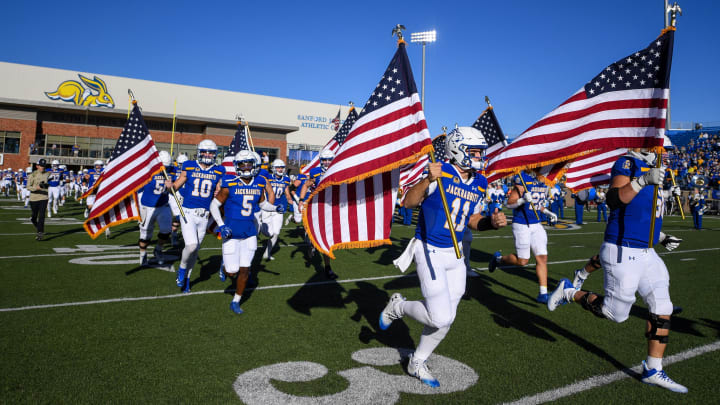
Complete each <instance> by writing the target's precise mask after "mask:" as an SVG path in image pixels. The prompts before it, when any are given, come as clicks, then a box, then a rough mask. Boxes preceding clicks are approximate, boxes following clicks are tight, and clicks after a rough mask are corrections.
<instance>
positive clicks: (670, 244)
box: [660, 232, 682, 251]
mask: <svg viewBox="0 0 720 405" xmlns="http://www.w3.org/2000/svg"><path fill="white" fill-rule="evenodd" d="M680 242H682V239H680V238H677V237H675V236H672V235H666V234H664V233H662V232H660V244H661V245H663V246H665V249H667V250H668V251H670V250H675V249H676V248H677V247H678V246H680Z"/></svg>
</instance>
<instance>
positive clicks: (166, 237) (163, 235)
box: [158, 232, 170, 242]
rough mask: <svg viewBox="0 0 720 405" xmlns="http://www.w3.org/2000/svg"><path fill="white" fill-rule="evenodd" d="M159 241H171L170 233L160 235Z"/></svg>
mask: <svg viewBox="0 0 720 405" xmlns="http://www.w3.org/2000/svg"><path fill="white" fill-rule="evenodd" d="M158 239H160V240H164V241H166V242H167V240H168V239H170V233H169V232H168V233H158Z"/></svg>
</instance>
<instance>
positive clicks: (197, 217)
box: [166, 139, 225, 293]
mask: <svg viewBox="0 0 720 405" xmlns="http://www.w3.org/2000/svg"><path fill="white" fill-rule="evenodd" d="M217 151H218V149H217V145H216V144H215V142H213V141H211V140H210V139H205V140H203V141H201V142H200V143H199V144H198V153H197V160H188V161H186V162H185V163H183V165H182V168H181V171H180V176H179V177H178V178H177V180H175V181H174V182H170V181H169V180H168V184H167V185H166V186H167V187H173V188H174V189H175V190H179V189H180V188H181V187H182V191H181V194H182V197H183V201H182V207H181V209H182V210H183V212H184V213H185V220H183V221H182V222H181V223H180V224H181V227H182V235H183V239H184V240H185V247H184V248H183V251H182V257H181V259H180V266H179V267H178V271H177V280H176V283H177V286H178V287H181V288H182V291H183V292H186V293H189V292H190V275H191V274H192V269H193V267H194V266H195V261H196V260H197V255H198V251H199V250H200V245H201V244H202V241H203V238H204V237H205V232H206V228H207V223H208V218H209V217H210V202H211V201H212V199H213V197H214V196H215V194H217V192H218V191H219V190H220V181H221V180H222V177H223V176H224V175H225V168H224V167H223V166H222V165H217V164H215V158H216V157H217ZM186 183H187V184H186ZM183 186H185V187H183Z"/></svg>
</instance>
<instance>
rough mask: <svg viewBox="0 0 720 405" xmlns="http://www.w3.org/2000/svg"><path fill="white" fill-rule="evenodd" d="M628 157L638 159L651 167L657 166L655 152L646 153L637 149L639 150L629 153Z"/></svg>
mask: <svg viewBox="0 0 720 405" xmlns="http://www.w3.org/2000/svg"><path fill="white" fill-rule="evenodd" d="M628 155H631V156H633V157H635V158H637V159H640V160H642V161H643V162H645V163H647V164H648V165H649V166H654V165H655V159H656V156H655V153H653V152H648V151H645V150H642V149H637V150H631V151H629V152H628Z"/></svg>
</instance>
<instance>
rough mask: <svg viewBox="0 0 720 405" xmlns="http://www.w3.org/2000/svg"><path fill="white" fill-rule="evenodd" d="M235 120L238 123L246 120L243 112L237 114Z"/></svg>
mask: <svg viewBox="0 0 720 405" xmlns="http://www.w3.org/2000/svg"><path fill="white" fill-rule="evenodd" d="M235 120H236V121H237V122H238V124H240V123H243V122H245V116H244V115H242V114H235Z"/></svg>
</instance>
